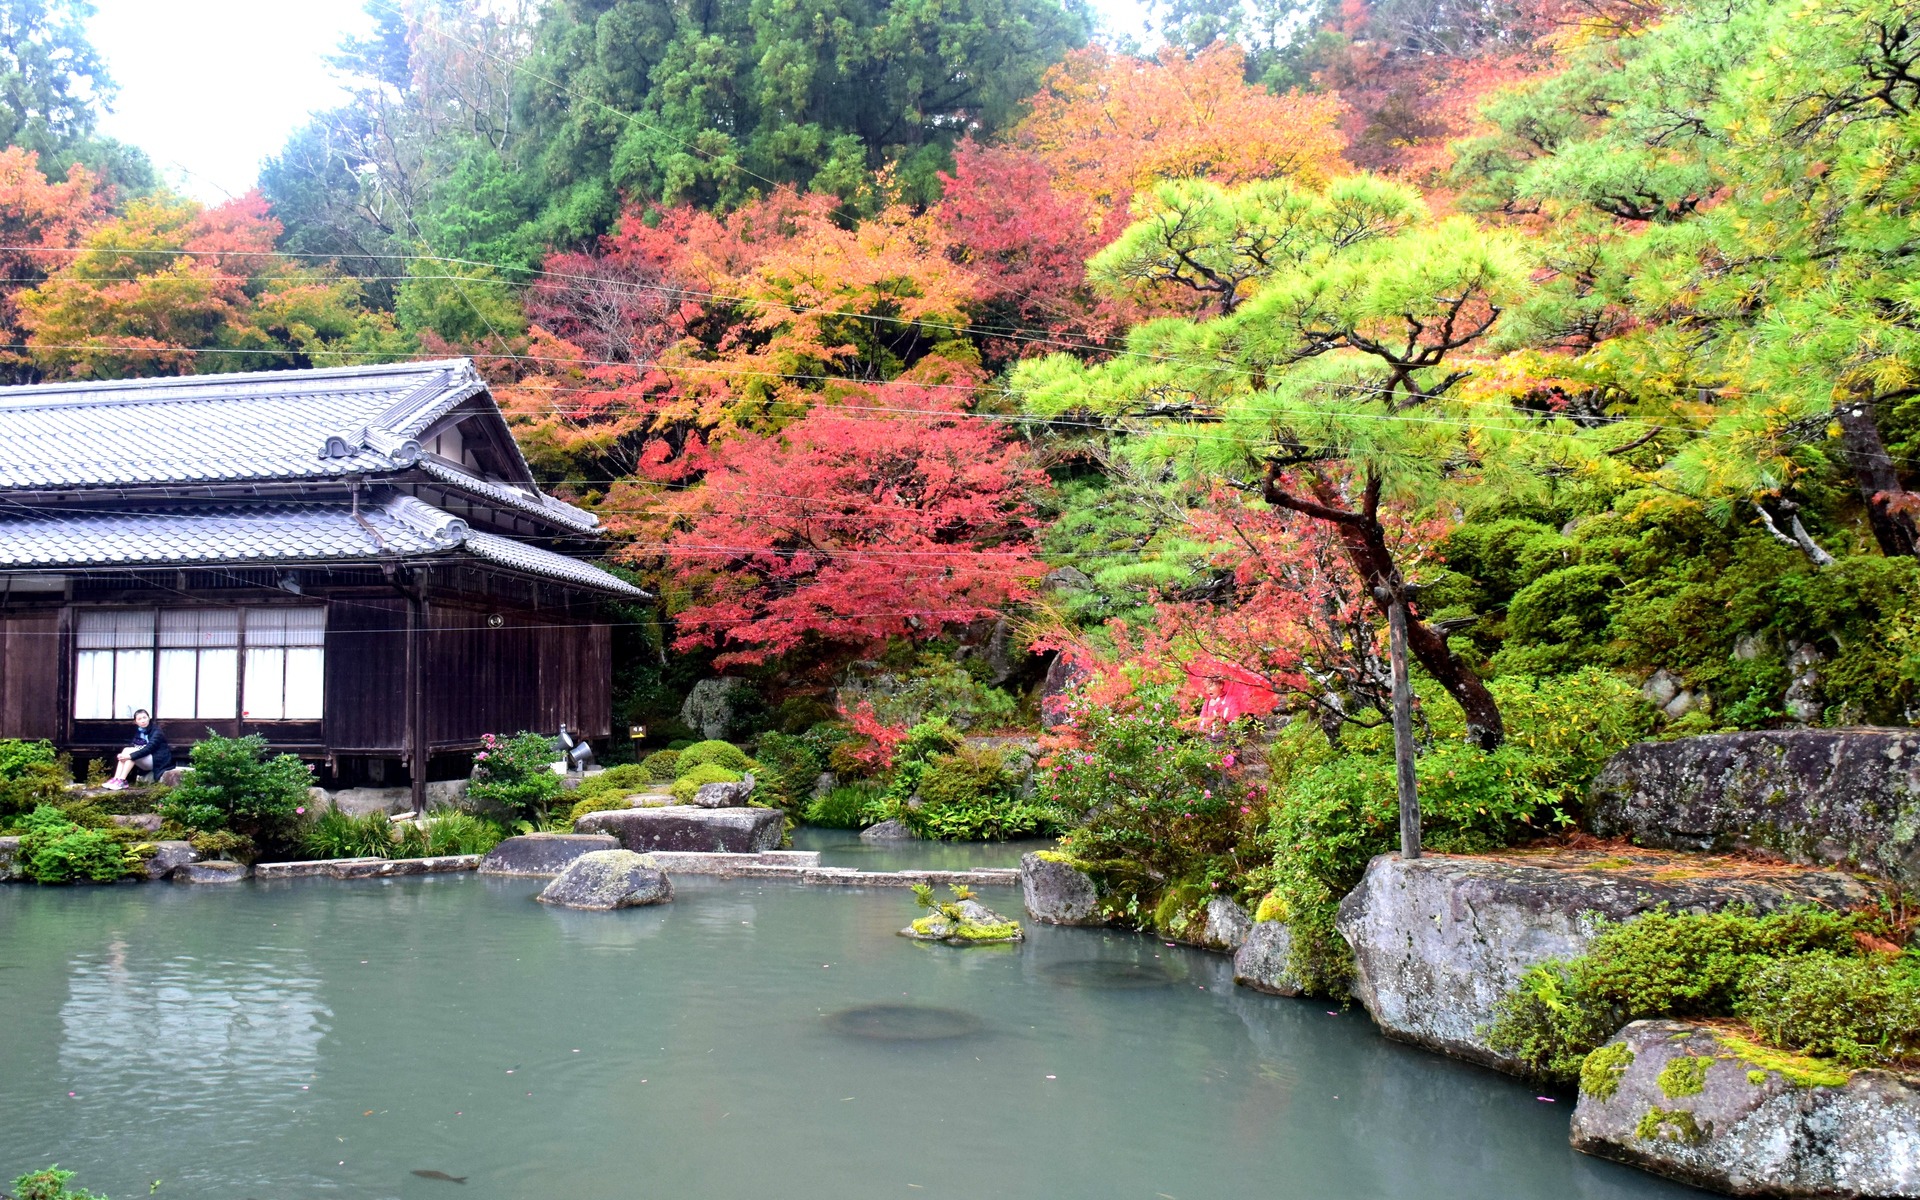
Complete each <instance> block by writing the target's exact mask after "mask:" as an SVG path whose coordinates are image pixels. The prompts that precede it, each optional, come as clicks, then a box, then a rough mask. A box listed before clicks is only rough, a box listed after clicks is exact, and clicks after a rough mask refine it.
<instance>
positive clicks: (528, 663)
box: [427, 603, 613, 746]
mask: <svg viewBox="0 0 1920 1200" xmlns="http://www.w3.org/2000/svg"><path fill="white" fill-rule="evenodd" d="M490 615H494V616H497V617H498V618H499V621H500V623H499V625H498V626H493V625H489V624H488V618H489V616H490ZM428 628H429V630H430V631H431V633H430V637H429V641H428V653H427V687H428V731H429V732H428V736H429V738H430V740H431V741H432V743H433V744H434V745H436V746H457V745H469V744H471V743H473V742H474V741H476V740H477V739H478V738H479V737H480V735H481V734H483V733H517V732H519V731H520V730H522V729H535V730H539V731H540V732H542V733H552V732H554V731H555V730H557V729H559V727H560V726H561V725H562V724H564V725H566V726H567V728H569V729H572V730H574V731H576V732H578V733H580V734H582V735H583V736H586V737H590V738H599V739H602V740H604V739H605V738H606V737H607V734H608V732H609V729H610V726H611V720H612V717H611V697H610V695H609V693H610V691H611V689H612V684H613V655H612V636H611V630H610V629H609V628H608V627H607V626H605V625H589V624H586V623H584V622H579V623H575V622H570V621H566V620H564V619H563V618H559V617H557V616H555V615H554V614H552V613H550V612H538V613H536V612H513V611H506V612H499V611H497V610H496V611H495V612H494V613H492V614H489V612H487V611H486V610H482V609H476V608H468V607H465V606H459V605H453V604H447V603H435V604H433V605H431V606H430V607H429V610H428Z"/></svg>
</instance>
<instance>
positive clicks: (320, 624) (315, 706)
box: [241, 608, 327, 721]
mask: <svg viewBox="0 0 1920 1200" xmlns="http://www.w3.org/2000/svg"><path fill="white" fill-rule="evenodd" d="M326 635H327V610H326V609H324V608H252V609H248V610H247V694H246V699H245V702H244V703H243V704H242V705H241V710H242V711H243V712H244V713H245V714H246V717H247V719H248V720H250V721H316V720H319V718H320V709H321V695H322V693H323V690H324V688H323V684H324V680H325V672H324V667H325V661H324V657H323V656H324V655H325V653H326V651H325V649H324V647H325V645H326Z"/></svg>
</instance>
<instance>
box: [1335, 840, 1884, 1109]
mask: <svg viewBox="0 0 1920 1200" xmlns="http://www.w3.org/2000/svg"><path fill="white" fill-rule="evenodd" d="M1872 896H1873V893H1872V892H1871V891H1870V890H1869V889H1868V888H1867V887H1865V886H1864V885H1863V884H1861V883H1860V881H1858V880H1857V879H1854V878H1853V877H1851V876H1848V875H1843V874H1840V873H1839V872H1837V871H1809V870H1805V869H1801V868H1793V867H1774V868H1765V867H1756V866H1755V865H1753V864H1751V863H1744V862H1737V861H1731V860H1724V859H1718V860H1716V859H1711V858H1701V857H1694V856H1681V855H1672V854H1661V853H1658V852H1646V853H1642V854H1632V855H1612V856H1603V855H1601V854H1600V853H1598V852H1594V851H1586V852H1579V851H1564V852H1560V853H1554V854H1549V853H1539V854H1524V853H1523V854H1513V855H1506V856H1501V857H1475V858H1469V857H1458V856H1453V855H1436V854H1430V855H1426V856H1424V857H1422V858H1420V859H1417V860H1415V861H1413V862H1403V861H1402V860H1401V858H1400V856H1399V855H1397V854H1383V855H1380V856H1378V857H1376V858H1375V859H1374V860H1373V861H1372V862H1371V863H1368V864H1367V873H1366V875H1365V876H1364V877H1363V878H1362V879H1361V881H1360V885H1359V886H1358V887H1356V888H1354V889H1353V891H1351V892H1349V893H1348V894H1347V896H1346V898H1345V899H1343V900H1341V902H1340V911H1339V916H1338V917H1337V919H1336V921H1335V927H1336V928H1337V929H1338V930H1339V931H1340V935H1341V936H1342V937H1344V938H1345V939H1346V940H1347V944H1348V945H1349V946H1351V947H1352V948H1353V958H1354V969H1355V973H1356V981H1355V986H1354V995H1355V996H1356V997H1358V999H1359V1000H1360V1002H1361V1003H1362V1004H1363V1005H1365V1006H1366V1009H1367V1011H1368V1012H1369V1013H1371V1014H1372V1015H1373V1019H1374V1021H1375V1023H1377V1024H1378V1025H1379V1026H1380V1031H1381V1032H1382V1033H1385V1034H1386V1035H1387V1036H1388V1037H1391V1038H1398V1039H1400V1040H1401V1041H1407V1042H1413V1043H1415V1044H1416V1045H1421V1046H1425V1047H1427V1048H1428V1049H1431V1050H1438V1051H1440V1052H1441V1053H1442V1054H1450V1055H1453V1056H1454V1057H1456V1058H1464V1059H1467V1060H1469V1061H1472V1062H1478V1063H1481V1064H1484V1065H1486V1066H1490V1067H1494V1068H1497V1069H1499V1070H1503V1071H1512V1072H1515V1073H1516V1074H1523V1073H1525V1068H1524V1066H1523V1065H1522V1064H1521V1063H1520V1062H1519V1061H1518V1060H1517V1059H1515V1058H1513V1057H1511V1056H1509V1055H1507V1054H1503V1053H1501V1052H1498V1051H1496V1050H1494V1049H1493V1048H1492V1047H1491V1046H1489V1045H1488V1044H1487V1042H1486V1026H1487V1025H1488V1024H1489V1023H1491V1022H1492V1020H1493V1016H1494V1006H1495V1005H1496V1004H1498V1003H1499V1002H1500V1000H1501V999H1502V998H1503V997H1505V996H1506V995H1507V994H1508V993H1509V992H1510V991H1512V990H1513V988H1514V986H1515V985H1516V984H1517V983H1518V982H1519V981H1520V976H1521V975H1522V974H1523V973H1524V972H1525V971H1526V970H1527V968H1529V967H1532V966H1537V965H1538V964H1540V963H1542V962H1545V961H1546V960H1548V959H1550V958H1563V959H1564V958H1572V957H1574V956H1576V955H1578V954H1580V953H1582V952H1584V951H1585V950H1586V948H1587V946H1588V944H1589V943H1590V942H1591V941H1592V939H1593V936H1594V934H1595V932H1596V931H1597V928H1598V921H1599V920H1600V919H1601V918H1605V919H1608V920H1614V921H1619V920H1625V919H1627V918H1630V917H1635V916H1639V915H1640V914H1642V913H1645V912H1648V911H1650V910H1652V909H1654V908H1657V907H1660V906H1662V905H1665V906H1668V907H1670V908H1671V909H1672V910H1673V911H1675V912H1712V911H1717V910H1719V909H1722V908H1726V907H1727V906H1729V905H1734V904H1742V905H1747V906H1749V907H1751V908H1753V909H1754V910H1755V911H1759V912H1768V911H1772V910H1774V909H1777V908H1781V907H1783V906H1787V905H1792V904H1806V903H1818V904H1825V905H1828V906H1830V907H1834V908H1845V907H1849V906H1851V905H1854V904H1862V903H1866V902H1867V901H1869V900H1870V899H1872Z"/></svg>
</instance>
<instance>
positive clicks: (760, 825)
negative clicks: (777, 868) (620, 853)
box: [573, 804, 786, 854]
mask: <svg viewBox="0 0 1920 1200" xmlns="http://www.w3.org/2000/svg"><path fill="white" fill-rule="evenodd" d="M573 827H574V829H576V830H578V831H579V832H581V833H607V834H612V835H613V836H614V837H616V838H618V839H619V840H620V844H621V845H622V846H624V847H626V848H627V849H629V850H634V851H639V852H640V853H645V852H646V851H648V850H698V851H705V852H707V853H725V854H758V853H761V852H762V851H766V850H776V849H778V848H779V846H780V839H781V838H782V837H784V836H785V835H786V818H785V816H784V815H783V814H782V813H781V812H780V810H779V809H775V808H695V807H694V806H692V805H690V804H670V805H667V806H666V807H664V808H617V809H612V810H610V811H608V812H597V813H588V814H587V815H586V816H584V817H582V818H580V819H579V820H578V821H576V822H574V825H573Z"/></svg>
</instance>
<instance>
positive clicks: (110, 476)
mask: <svg viewBox="0 0 1920 1200" xmlns="http://www.w3.org/2000/svg"><path fill="white" fill-rule="evenodd" d="M484 391H486V382H485V381H484V380H483V379H481V378H480V375H479V373H478V372H476V371H475V370H474V368H473V364H472V363H471V362H469V361H468V360H466V359H463V358H455V359H440V360H436V361H432V362H409V363H393V364H387V365H382V366H364V367H333V368H327V369H324V370H317V371H255V372H247V373H244V374H232V375H189V376H180V377H171V378H163V379H126V380H112V381H106V382H98V383H61V384H32V385H28V386H24V387H5V388H0V492H4V491H9V490H11V491H30V490H49V489H67V488H88V487H101V486H106V487H145V486H153V485H161V486H165V485H170V484H180V485H184V484H194V485H199V484H222V483H249V482H252V483H258V482H276V481H296V480H302V479H326V478H343V477H347V476H353V475H367V474H391V473H393V472H397V471H402V470H406V469H408V468H411V467H416V466H419V467H421V468H423V469H424V470H425V471H426V472H427V473H428V474H430V475H432V476H433V477H434V478H435V479H437V480H439V481H441V482H444V483H446V484H449V485H451V486H454V487H457V488H459V489H461V490H464V491H467V492H470V493H472V494H474V495H475V496H478V497H482V498H484V499H488V500H491V501H494V502H499V503H505V504H508V505H511V506H513V507H515V508H518V509H520V510H522V511H525V512H529V513H534V514H537V515H540V516H543V517H546V518H547V519H549V520H552V521H556V522H558V523H560V524H563V525H566V526H569V527H571V528H575V529H581V530H586V529H591V528H593V527H594V526H595V525H596V524H597V521H596V519H595V518H594V516H593V515H592V514H591V513H587V512H583V511H581V510H580V509H577V508H575V507H573V506H572V505H570V504H564V503H562V502H561V501H558V500H555V499H553V498H551V497H548V496H543V495H540V494H538V493H527V492H522V491H518V490H516V489H513V488H510V487H503V486H501V485H499V484H495V483H492V482H489V481H487V480H483V479H481V478H479V477H478V476H476V475H473V474H471V473H470V472H467V471H464V470H461V469H460V468H458V467H454V466H449V465H447V464H445V463H441V462H438V461H434V460H430V459H423V458H421V451H420V444H419V442H418V441H417V440H416V439H418V438H419V437H420V436H421V435H422V434H423V433H425V432H426V431H427V429H428V428H429V427H430V426H432V425H433V423H434V422H436V421H438V420H439V419H440V418H441V417H444V416H445V415H447V413H449V412H451V411H452V410H453V409H454V407H455V406H456V405H458V404H460V403H461V402H462V401H464V400H466V399H468V398H470V397H472V396H476V395H479V394H480V393H482V392H484Z"/></svg>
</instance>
